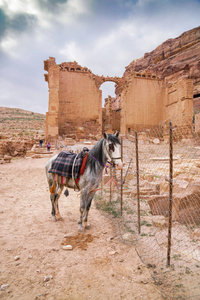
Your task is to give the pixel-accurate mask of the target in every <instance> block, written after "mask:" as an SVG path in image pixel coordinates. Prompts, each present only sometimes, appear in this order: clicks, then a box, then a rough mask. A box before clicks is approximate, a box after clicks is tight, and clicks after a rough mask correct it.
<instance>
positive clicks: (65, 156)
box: [49, 147, 89, 179]
mask: <svg viewBox="0 0 200 300" xmlns="http://www.w3.org/2000/svg"><path fill="white" fill-rule="evenodd" d="M88 151H89V149H88V148H86V147H84V148H83V150H82V151H81V152H80V153H79V154H78V155H77V154H76V153H73V152H70V151H66V150H64V151H62V152H60V153H59V154H58V156H57V157H56V159H55V160H54V162H53V164H52V167H51V169H50V170H49V173H54V174H57V175H59V176H63V177H68V178H69V177H72V168H73V165H74V170H73V176H74V178H75V179H77V178H78V177H79V173H80V169H81V165H82V162H83V158H84V157H85V156H86V155H87V153H88ZM74 160H75V162H74Z"/></svg>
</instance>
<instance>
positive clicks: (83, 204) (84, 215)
mask: <svg viewBox="0 0 200 300" xmlns="http://www.w3.org/2000/svg"><path fill="white" fill-rule="evenodd" d="M94 194H95V193H88V190H87V189H84V190H82V192H81V198H80V219H79V222H78V224H79V231H82V230H83V222H84V227H85V228H88V227H89V225H88V223H87V219H88V213H89V210H90V207H91V203H92V199H93V197H94Z"/></svg>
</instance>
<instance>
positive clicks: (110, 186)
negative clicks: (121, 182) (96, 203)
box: [110, 167, 112, 202]
mask: <svg viewBox="0 0 200 300" xmlns="http://www.w3.org/2000/svg"><path fill="white" fill-rule="evenodd" d="M111 201H112V167H111V168H110V202H111Z"/></svg>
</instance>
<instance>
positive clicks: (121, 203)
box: [120, 137, 123, 216]
mask: <svg viewBox="0 0 200 300" xmlns="http://www.w3.org/2000/svg"><path fill="white" fill-rule="evenodd" d="M121 160H122V162H123V139H122V137H121ZM122 210H123V166H122V169H121V198H120V214H121V216H122Z"/></svg>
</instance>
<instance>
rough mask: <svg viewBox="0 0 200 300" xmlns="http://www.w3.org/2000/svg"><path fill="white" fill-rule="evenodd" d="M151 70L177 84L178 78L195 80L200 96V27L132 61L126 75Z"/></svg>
mask: <svg viewBox="0 0 200 300" xmlns="http://www.w3.org/2000/svg"><path fill="white" fill-rule="evenodd" d="M144 70H149V71H151V72H152V73H154V74H155V75H156V76H159V77H161V78H166V79H167V81H169V82H175V81H176V80H177V79H178V78H179V79H181V78H192V79H193V80H194V95H196V96H197V95H198V94H200V26H199V27H197V28H194V29H192V30H189V31H186V32H184V33H183V34H181V35H180V36H179V37H177V38H175V39H169V40H167V41H165V42H164V43H162V44H161V45H159V46H158V47H157V48H156V49H155V50H153V51H151V52H149V53H146V54H145V55H144V56H143V57H142V58H140V59H137V60H134V61H132V62H131V63H130V64H129V65H128V66H127V67H126V71H125V73H124V76H123V77H124V78H126V77H129V74H130V73H131V72H133V71H134V72H140V71H144Z"/></svg>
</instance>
